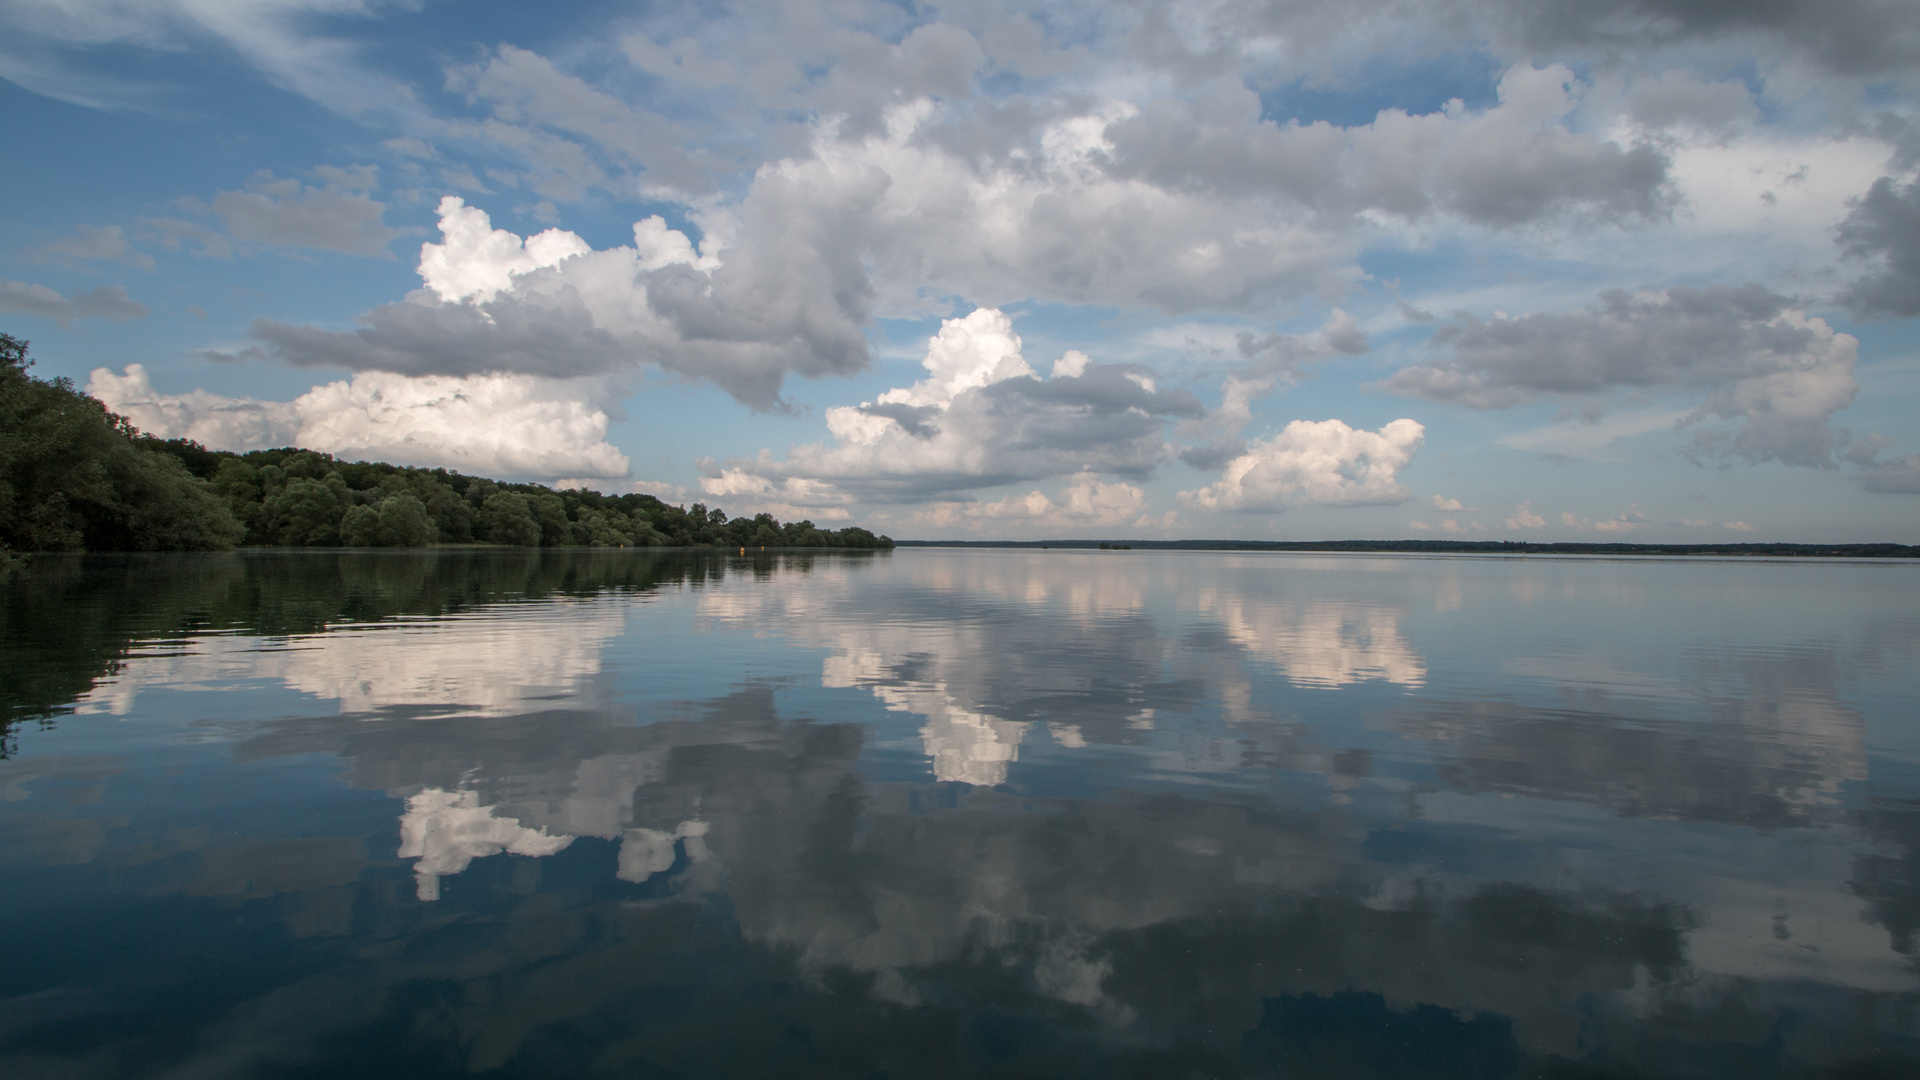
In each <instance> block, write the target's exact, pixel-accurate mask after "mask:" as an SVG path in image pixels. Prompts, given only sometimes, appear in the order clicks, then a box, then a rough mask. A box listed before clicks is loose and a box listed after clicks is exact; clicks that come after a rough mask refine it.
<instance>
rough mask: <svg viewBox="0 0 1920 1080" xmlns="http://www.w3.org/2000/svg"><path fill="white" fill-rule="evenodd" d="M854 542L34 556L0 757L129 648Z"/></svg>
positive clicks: (623, 588) (727, 569) (23, 587)
mask: <svg viewBox="0 0 1920 1080" xmlns="http://www.w3.org/2000/svg"><path fill="white" fill-rule="evenodd" d="M871 558H873V556H871V555H867V554H855V553H832V554H812V553H792V552H782V553H767V552H758V553H755V554H754V555H752V556H748V557H736V556H729V555H726V554H725V553H717V552H693V551H638V550H632V549H628V550H599V549H564V548H563V549H511V548H493V549H484V548H444V549H437V550H432V551H416V552H372V551H300V552H230V553H220V554H195V555H88V556H79V555H74V556H64V557H63V556H40V557H37V558H35V559H34V560H33V561H32V562H30V563H28V564H27V565H26V566H25V567H24V568H23V569H20V570H17V571H15V572H14V573H12V574H11V575H9V576H7V577H6V578H5V579H4V580H0V672H4V678H0V756H6V755H7V754H9V753H10V752H11V746H12V740H13V738H14V737H15V736H14V731H15V728H16V727H17V725H20V724H23V723H27V724H31V723H35V722H38V723H41V724H46V723H51V722H52V721H53V720H54V719H55V718H56V717H58V716H60V715H62V714H63V713H66V712H69V711H71V709H70V707H71V705H72V703H73V702H74V700H75V699H77V698H79V697H81V696H83V695H85V694H86V693H87V692H88V691H89V690H91V689H92V688H93V687H94V686H95V684H96V683H98V682H99V680H101V679H103V678H106V677H108V676H110V675H112V674H113V673H114V672H115V671H117V670H118V669H119V668H120V667H121V666H122V664H123V663H124V661H125V660H126V658H127V657H128V656H129V655H130V654H132V653H134V652H137V651H143V650H144V651H156V652H164V651H166V650H167V648H168V644H169V643H170V642H178V641H180V640H181V639H183V638H189V637H192V636H194V635H200V634H208V633H240V634H252V635H257V636H263V637H278V636H288V635H298V634H315V633H322V632H324V631H326V630H327V629H329V628H331V627H336V626H341V625H346V624H366V623H379V622H383V621H387V620H392V619H395V618H399V617H406V616H420V617H428V618H435V617H441V616H446V615H453V614H458V613H461V612H466V611H472V610H474V609H477V608H480V607H483V606H487V605H493V604H504V603H517V602H523V601H539V600H544V599H548V598H551V597H555V596H572V597H591V596H597V595H601V594H604V593H609V592H611V593H630V592H644V591H647V590H651V589H654V588H658V587H660V586H662V585H666V584H680V583H686V584H692V585H703V584H706V583H709V582H715V583H717V582H719V581H722V580H724V579H725V578H726V576H727V575H728V574H729V573H742V572H745V573H751V574H754V575H756V576H760V577H764V576H770V575H772V574H773V573H774V571H775V568H776V567H778V568H780V569H782V570H785V571H797V572H802V573H804V572H805V571H806V570H807V569H808V568H809V567H810V566H811V564H812V563H813V562H815V561H817V560H820V559H828V560H839V561H844V562H847V563H850V564H854V565H858V564H861V563H862V562H863V561H864V560H869V559H871Z"/></svg>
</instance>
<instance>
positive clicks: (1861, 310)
mask: <svg viewBox="0 0 1920 1080" xmlns="http://www.w3.org/2000/svg"><path fill="white" fill-rule="evenodd" d="M1838 233H1839V240H1840V247H1841V250H1843V251H1845V252H1846V253H1847V254H1849V255H1852V256H1854V257H1856V258H1862V259H1872V260H1876V261H1880V262H1881V265H1880V267H1879V269H1877V270H1875V271H1874V272H1872V273H1869V274H1867V275H1866V276H1864V277H1862V278H1860V279H1859V280H1857V281H1855V282H1854V283H1853V284H1851V285H1849V286H1847V288H1846V289H1845V290H1843V291H1842V292H1841V294H1840V302H1841V303H1843V304H1846V305H1847V307H1848V308H1850V309H1852V311H1853V313H1854V314H1856V315H1861V316H1874V315H1883V316H1884V315H1891V316H1894V317H1896V318H1906V317H1910V316H1913V315H1920V182H1910V183H1908V184H1906V185H1905V186H1904V187H1903V186H1902V185H1901V184H1900V183H1899V182H1898V181H1896V180H1895V179H1894V178H1893V177H1890V176H1883V177H1881V178H1880V179H1878V180H1875V181H1874V182H1873V186H1872V187H1870V188H1868V189H1867V193H1866V194H1865V195H1864V196H1862V197H1861V198H1860V199H1859V200H1858V201H1857V202H1855V203H1854V206H1853V210H1852V211H1851V212H1850V213H1848V214H1847V218H1846V220H1845V221H1842V222H1841V223H1840V227H1839V230H1838Z"/></svg>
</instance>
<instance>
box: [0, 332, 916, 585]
mask: <svg viewBox="0 0 1920 1080" xmlns="http://www.w3.org/2000/svg"><path fill="white" fill-rule="evenodd" d="M31 365H32V361H31V360H30V359H28V356H27V342H25V341H22V340H20V339H18V338H15V337H13V336H11V335H9V334H3V333H0V550H11V551H19V552H24V551H196V550H223V549H226V548H232V547H235V546H237V545H249V546H262V547H424V546H426V545H429V544H463V543H486V544H499V545H506V546H513V547H576V546H577V547H669V546H681V547H685V546H709V547H736V548H738V547H750V548H761V547H795V548H890V547H892V546H893V541H892V540H891V539H889V538H888V537H885V536H876V535H874V534H873V533H871V532H869V531H867V530H866V529H862V528H857V527H849V528H844V529H822V528H820V527H819V526H816V525H815V524H814V523H813V522H811V521H795V522H787V523H782V522H780V521H778V520H776V519H775V518H774V517H773V516H772V515H771V514H757V515H754V516H753V517H739V518H730V517H728V516H727V514H726V512H725V511H723V510H720V509H718V508H714V509H708V508H707V507H706V506H705V505H703V504H701V503H694V504H693V505H692V506H691V507H688V508H684V509H683V508H681V507H678V506H673V505H671V504H668V503H665V502H662V501H661V500H659V499H657V498H655V497H654V496H652V495H638V494H628V495H603V494H601V493H600V492H597V491H587V490H573V489H568V490H561V491H555V490H553V489H552V488H548V487H546V486H544V485H540V484H514V483H505V482H501V481H496V480H490V479H487V478H484V477H477V476H465V475H462V474H460V473H457V472H450V471H448V470H446V469H420V468H409V467H404V466H399V465H390V464H387V463H385V462H369V461H351V462H349V461H340V460H337V459H335V458H334V457H333V456H332V455H330V454H323V453H320V452H318V451H314V450H302V449H299V448H297V447H286V448H282V449H278V450H255V451H251V452H248V453H244V454H236V453H230V452H228V451H224V450H209V449H207V448H206V447H204V446H201V445H200V444H199V443H196V442H192V441H190V440H186V439H159V438H155V437H153V436H151V435H145V434H142V433H141V432H140V431H139V430H138V429H137V428H135V427H134V426H133V425H132V424H131V423H129V422H128V421H127V420H126V418H125V417H122V416H119V415H117V414H115V413H113V412H111V411H110V410H108V409H107V407H106V406H105V405H102V404H101V403H100V402H99V401H97V400H95V399H94V398H92V397H89V396H87V395H86V394H83V393H81V392H79V391H78V390H76V389H75V388H74V386H73V382H72V380H70V379H66V378H58V379H51V380H48V379H40V378H36V377H34V376H33V375H31V374H29V373H28V371H27V369H28V368H29V367H30V366H31Z"/></svg>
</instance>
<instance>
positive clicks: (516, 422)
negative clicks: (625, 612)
mask: <svg viewBox="0 0 1920 1080" xmlns="http://www.w3.org/2000/svg"><path fill="white" fill-rule="evenodd" d="M578 392H579V391H578V388H576V387H569V386H567V385H566V384H563V383H556V382H554V381H552V380H545V379H537V378H534V377H532V376H528V375H473V376H466V377H448V376H427V377H423V378H410V377H407V376H403V375H391V374H387V373H384V372H366V373H362V374H358V375H355V376H353V377H352V378H351V379H348V380H342V381H339V382H331V383H326V384H324V385H321V386H316V387H314V388H313V389H312V390H309V391H307V392H306V393H305V394H302V395H301V396H300V397H298V398H296V399H294V400H292V401H262V400H259V399H257V398H232V397H223V396H221V395H218V394H213V393H209V392H208V391H205V390H194V391H190V392H188V393H185V394H163V393H160V392H159V391H157V390H155V389H154V387H153V383H152V380H151V379H150V378H149V376H148V375H147V371H146V368H144V367H143V366H141V365H139V364H129V365H127V367H126V370H125V371H124V372H123V373H121V374H118V375H116V374H114V373H113V372H112V371H111V370H109V369H107V368H96V369H94V372H93V375H92V378H90V379H89V380H88V382H87V393H89V394H92V395H93V396H94V397H96V398H98V399H100V401H101V402H102V403H104V404H105V405H106V406H107V408H109V409H112V410H113V411H114V412H117V413H119V414H121V415H122V416H125V417H127V418H128V419H129V420H131V421H132V422H133V423H134V425H135V426H136V427H138V428H140V429H141V430H142V431H145V432H148V433H150V434H153V435H157V436H159V437H161V438H169V439H171V438H187V439H193V440H195V441H197V442H199V443H201V444H203V445H205V446H209V447H213V448H215V449H222V450H235V451H245V450H259V449H266V448H270V447H276V446H301V447H305V448H307V449H310V450H320V451H324V452H326V453H330V454H335V455H337V456H341V457H349V458H367V459H371V460H377V461H390V462H393V463H395V464H400V465H419V466H433V467H446V468H452V469H458V470H460V471H463V472H469V473H477V474H480V475H488V476H527V477H556V476H573V477H595V476H608V477H618V476H625V475H626V474H627V472H628V462H627V457H626V455H625V454H622V453H621V452H620V451H619V450H617V449H615V448H614V447H613V446H611V445H610V444H608V443H607V442H606V435H607V426H608V419H607V414H606V413H605V412H603V411H601V410H600V409H599V408H596V407H594V406H593V405H591V404H589V403H588V402H586V401H583V400H581V399H580V398H579V397H578V396H577V394H578Z"/></svg>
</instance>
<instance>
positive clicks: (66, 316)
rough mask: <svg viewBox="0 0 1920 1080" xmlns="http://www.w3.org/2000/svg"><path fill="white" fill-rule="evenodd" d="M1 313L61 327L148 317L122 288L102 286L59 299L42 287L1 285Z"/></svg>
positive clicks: (142, 305) (19, 284)
mask: <svg viewBox="0 0 1920 1080" xmlns="http://www.w3.org/2000/svg"><path fill="white" fill-rule="evenodd" d="M0 311H18V312H22V313H24V314H28V315H39V316H42V317H44V318H48V319H52V320H53V321H55V322H57V323H59V324H60V325H61V326H66V325H69V324H70V323H72V322H73V321H74V320H75V319H106V320H108V321H109V322H125V321H127V320H128V319H144V318H146V317H147V306H146V305H145V304H142V303H140V302H138V301H136V300H134V299H132V298H131V297H129V296H128V295H127V290H126V287H125V286H123V285H101V286H99V287H98V288H95V289H92V290H90V291H88V292H83V293H75V294H73V295H72V296H62V295H60V294H59V293H57V292H55V291H54V290H52V289H49V288H47V287H46V286H45V285H35V284H31V283H28V282H25V281H0Z"/></svg>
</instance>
